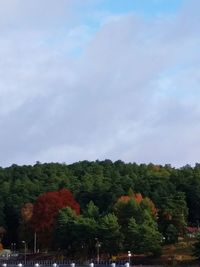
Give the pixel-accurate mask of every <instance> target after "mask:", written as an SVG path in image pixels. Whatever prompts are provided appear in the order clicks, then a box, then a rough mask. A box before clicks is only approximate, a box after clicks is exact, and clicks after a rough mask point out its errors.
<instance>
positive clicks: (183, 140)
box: [0, 0, 200, 165]
mask: <svg viewBox="0 0 200 267" xmlns="http://www.w3.org/2000/svg"><path fill="white" fill-rule="evenodd" d="M11 2H12V3H13V5H11ZM194 3H195V1H194V2H193V3H192V4H191V6H188V7H187V9H186V7H184V8H183V9H182V10H181V11H180V12H179V14H178V15H177V16H174V17H170V19H169V17H160V18H155V19H153V20H152V21H148V22H147V21H144V20H142V19H140V18H136V17H135V16H134V15H130V14H128V15H121V14H119V16H116V15H115V16H113V15H112V14H111V15H110V14H108V15H107V16H108V17H106V15H105V14H104V16H102V17H101V19H102V21H100V22H99V25H100V29H99V30H97V26H96V25H95V26H94V25H90V24H86V23H84V22H83V21H80V17H79V15H80V13H79V12H80V9H79V8H80V5H82V4H81V1H78V0H77V1H74V0H73V1H71V0H70V1H69V0H68V1H64V0H61V1H59V2H58V1H57V2H56V1H54V0H51V1H48V6H47V5H46V4H47V1H42V2H41V1H39V0H38V1H25V0H24V1H23V0H21V1H17V0H14V1H13V0H12V1H11V0H7V1H0V4H2V9H1V13H2V16H0V17H1V19H0V28H2V29H3V31H2V35H1V37H0V128H1V131H0V149H1V156H0V163H1V165H8V164H12V163H19V164H22V163H34V162H35V161H37V160H39V161H60V162H63V161H66V162H72V161H76V160H77V161H78V160H83V159H89V160H92V159H94V160H95V159H97V158H99V159H103V158H111V159H113V160H115V159H122V160H126V161H137V162H147V163H148V162H155V163H172V164H176V165H181V164H186V163H192V164H193V163H194V162H196V161H198V150H199V148H200V143H199V141H198V135H199V132H200V126H199V125H198V121H199V117H200V110H199V105H198V102H199V98H200V92H199V89H198V85H199V80H200V66H199V60H200V53H199V43H200V38H199V29H198V23H197V22H199V19H198V17H197V16H196V18H195V19H194V17H193V16H192V15H191V14H193V12H195V10H194V9H195V8H196V7H195V5H194ZM86 4H87V6H88V7H89V8H90V9H91V8H92V7H91V6H89V5H94V2H92V1H90V0H88V1H87V3H86ZM38 7H40V8H38ZM78 7H79V8H78ZM81 7H83V6H81ZM84 8H86V7H84ZM76 10H78V11H77V13H76ZM9 15H10V16H12V19H10V16H9ZM186 18H187V20H186ZM183 25H184V27H185V28H186V30H185V31H184V30H183V29H182V26H183Z"/></svg>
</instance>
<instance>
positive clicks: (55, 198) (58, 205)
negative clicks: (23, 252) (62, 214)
mask: <svg viewBox="0 0 200 267" xmlns="http://www.w3.org/2000/svg"><path fill="white" fill-rule="evenodd" d="M65 207H70V208H72V209H73V210H74V211H75V212H76V213H77V214H79V213H80V206H79V204H78V203H77V202H76V200H75V199H74V197H73V195H72V193H71V192H70V191H69V190H67V189H62V190H60V191H56V192H46V193H44V194H42V195H40V196H39V197H38V199H37V200H36V202H35V204H34V207H33V216H32V220H31V225H32V228H33V229H34V231H36V232H37V233H39V235H40V236H43V238H41V239H43V240H44V239H45V238H46V240H48V241H49V240H50V236H51V232H52V230H53V227H54V224H55V221H56V217H57V215H58V212H59V210H60V209H62V208H65ZM43 243H46V242H43Z"/></svg>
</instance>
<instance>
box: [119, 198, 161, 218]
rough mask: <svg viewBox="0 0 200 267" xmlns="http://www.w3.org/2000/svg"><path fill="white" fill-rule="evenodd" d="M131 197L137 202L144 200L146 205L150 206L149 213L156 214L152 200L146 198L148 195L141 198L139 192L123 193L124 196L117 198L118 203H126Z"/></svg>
mask: <svg viewBox="0 0 200 267" xmlns="http://www.w3.org/2000/svg"><path fill="white" fill-rule="evenodd" d="M131 199H134V200H135V201H136V202H137V203H138V204H140V203H141V202H142V201H143V200H144V201H145V202H146V204H147V206H148V207H149V208H150V210H151V213H152V215H153V216H154V217H156V216H157V213H158V210H157V209H156V207H155V205H154V203H153V201H152V200H151V199H150V198H148V197H145V198H143V197H142V195H141V194H140V193H132V194H130V195H125V196H121V197H120V198H119V199H118V201H117V202H118V203H119V202H123V203H127V202H129V201H130V200H131Z"/></svg>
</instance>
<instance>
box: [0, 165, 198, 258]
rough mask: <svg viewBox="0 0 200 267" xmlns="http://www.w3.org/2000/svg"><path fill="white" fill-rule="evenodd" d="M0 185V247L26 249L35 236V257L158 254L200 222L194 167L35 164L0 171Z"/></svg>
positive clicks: (196, 169) (15, 166) (196, 173)
mask: <svg viewBox="0 0 200 267" xmlns="http://www.w3.org/2000/svg"><path fill="white" fill-rule="evenodd" d="M0 183H1V187H0V226H1V227H3V228H5V230H6V234H5V235H4V236H3V240H2V243H3V245H4V247H8V246H10V244H11V243H15V244H16V246H17V247H20V242H21V240H26V241H27V243H28V245H29V247H30V248H31V247H33V236H34V232H35V231H37V234H38V246H39V247H40V248H41V249H54V250H56V249H58V248H59V249H62V250H63V251H65V253H66V254H68V255H77V253H81V255H89V254H91V256H92V255H93V254H94V253H95V249H96V246H100V247H101V251H102V253H105V254H106V253H107V254H109V255H114V254H116V253H117V252H120V251H121V252H123V251H127V250H133V251H134V252H136V253H152V254H159V253H160V252H161V246H162V244H163V242H165V243H173V242H176V241H177V240H178V236H183V235H184V234H185V229H186V225H193V226H198V224H199V220H200V165H199V164H196V165H195V166H194V167H191V166H189V165H187V166H184V167H182V168H174V167H172V166H170V165H165V166H161V165H154V164H140V165H139V164H136V163H124V162H122V161H115V162H112V161H111V160H104V161H93V162H90V161H81V162H77V163H74V164H70V165H66V164H59V163H48V164H47V163H45V164H41V163H40V162H37V163H36V164H35V165H34V166H31V165H30V166H27V165H24V166H18V165H12V166H10V167H8V168H0ZM47 204H48V205H49V206H48V205H47ZM45 205H46V206H45ZM47 211H50V214H48V212H47ZM48 216H49V217H48Z"/></svg>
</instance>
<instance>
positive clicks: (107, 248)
mask: <svg viewBox="0 0 200 267" xmlns="http://www.w3.org/2000/svg"><path fill="white" fill-rule="evenodd" d="M99 237H100V238H99V239H100V241H102V250H103V251H104V252H106V253H109V254H110V255H115V254H117V253H118V252H119V251H120V250H121V249H122V244H123V239H124V236H123V234H122V233H121V227H120V225H119V223H118V220H117V217H116V216H115V215H114V214H112V213H109V214H107V215H105V216H104V217H103V218H102V219H101V220H100V225H99Z"/></svg>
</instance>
